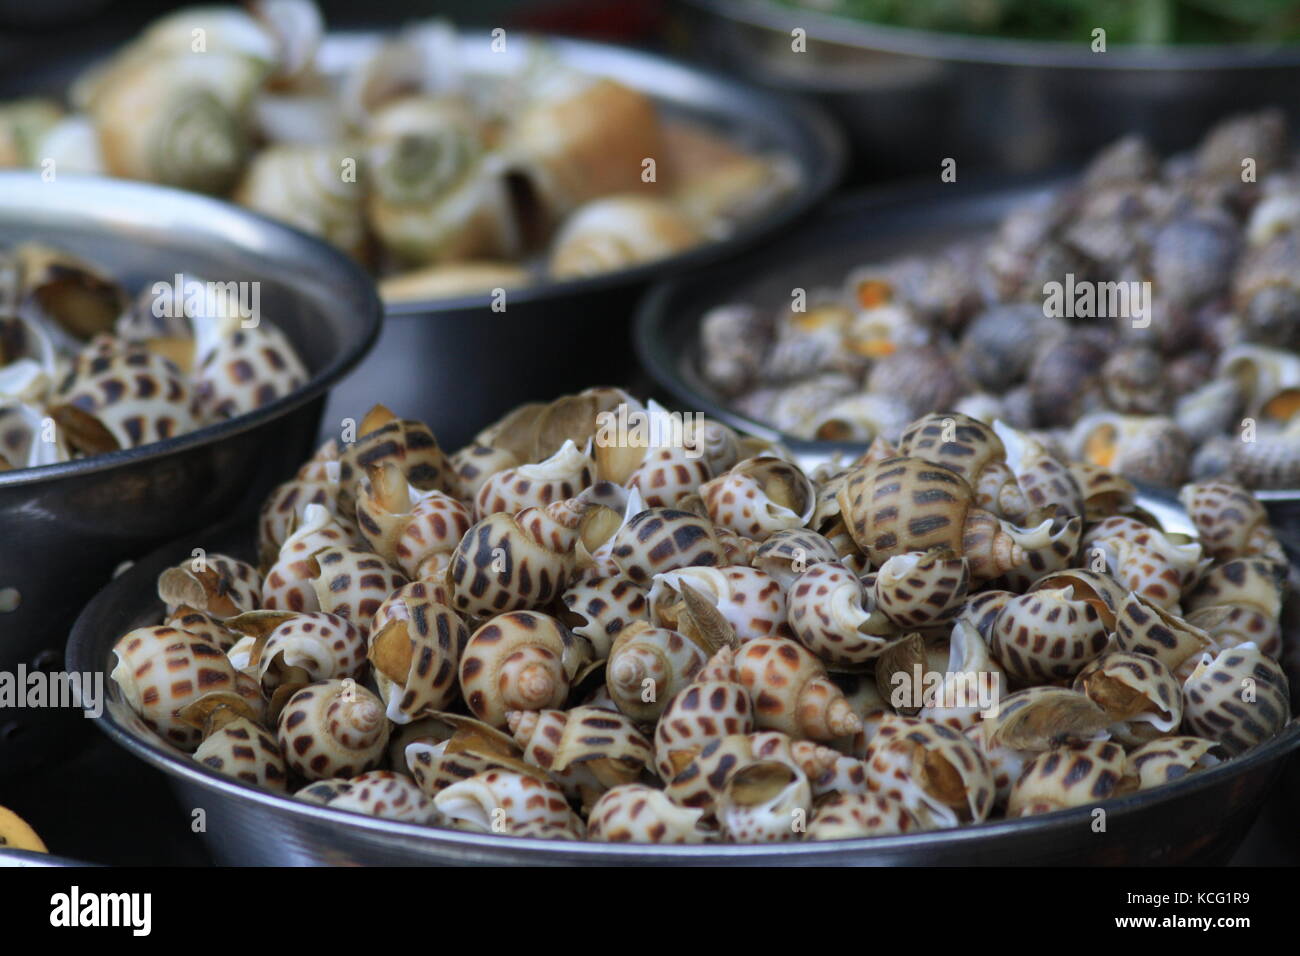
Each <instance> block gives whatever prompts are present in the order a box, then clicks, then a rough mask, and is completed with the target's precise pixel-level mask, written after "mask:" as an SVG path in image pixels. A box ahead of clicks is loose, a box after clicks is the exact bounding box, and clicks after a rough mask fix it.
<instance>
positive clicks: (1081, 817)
mask: <svg viewBox="0 0 1300 956" xmlns="http://www.w3.org/2000/svg"><path fill="white" fill-rule="evenodd" d="M241 524H242V523H241ZM241 530H246V529H242V527H241V525H240V524H235V525H230V524H228V525H225V526H224V527H221V528H218V529H213V530H211V531H210V532H207V533H205V534H201V535H198V536H187V538H193V539H194V540H198V539H199V538H203V539H204V540H208V539H210V538H216V539H217V540H216V541H214V542H212V543H216V544H219V543H220V540H221V539H222V538H223V537H225V536H229V535H232V534H236V533H239V531H241ZM190 543H191V542H190V541H189V540H187V541H184V542H179V541H174V542H171V543H170V544H168V545H165V546H163V547H161V548H159V549H157V550H156V551H154V552H153V553H152V554H151V555H150V556H149V557H147V558H145V559H144V560H143V561H141V562H139V564H138V565H137V566H135V567H133V568H131V569H130V570H128V571H127V572H126V573H125V574H123V575H122V576H121V577H119V578H117V579H116V580H114V581H112V582H110V583H109V584H108V585H107V586H106V587H105V588H104V589H103V590H101V591H100V592H99V594H97V595H96V596H95V598H94V599H93V600H92V601H91V602H90V603H89V604H88V605H86V607H85V608H84V609H83V610H82V612H81V614H80V615H79V616H78V618H77V621H76V623H75V624H74V625H73V628H72V631H71V632H70V634H69V637H68V643H67V648H66V653H65V658H66V661H67V668H68V669H69V670H70V671H73V672H76V673H102V674H104V675H105V683H106V684H107V682H108V681H109V680H111V678H108V676H107V674H108V671H109V670H110V669H111V668H109V667H108V666H107V665H108V663H109V662H108V661H95V660H92V659H90V648H91V647H92V646H93V645H94V644H95V643H96V642H95V639H94V633H95V631H96V629H97V625H96V624H95V621H96V619H97V618H98V617H100V608H101V607H108V606H109V605H111V604H113V602H114V599H115V597H116V595H117V592H118V591H121V590H128V589H130V588H131V585H132V584H134V583H135V582H136V581H137V579H141V580H142V579H143V578H144V576H145V575H146V574H148V575H153V574H155V573H156V571H155V569H154V568H153V567H152V565H153V564H155V563H160V562H165V561H167V560H169V557H170V556H171V555H172V554H173V553H175V552H178V551H180V550H182V549H183V550H184V551H185V552H188V548H189V545H190ZM114 642H116V641H114ZM110 654H111V651H110ZM93 719H94V721H95V725H96V726H97V727H98V728H99V729H100V730H102V731H103V732H104V733H105V734H106V735H108V737H109V738H110V739H112V740H113V741H114V742H115V743H116V744H118V745H119V746H121V747H123V748H124V749H126V750H127V751H129V752H131V753H132V754H134V755H135V756H136V757H138V758H140V759H142V760H144V761H145V762H147V763H149V764H150V765H152V766H153V767H155V768H157V769H158V770H161V771H162V772H163V773H164V774H166V775H167V776H168V777H169V778H171V781H170V782H171V783H173V784H176V783H184V784H189V785H194V786H198V787H202V788H205V789H207V790H214V791H217V792H219V793H220V794H222V795H223V796H225V797H228V798H231V799H232V800H234V801H236V802H237V803H238V804H240V806H241V809H247V808H252V807H258V808H261V809H270V810H278V811H281V812H285V813H290V814H301V815H303V816H306V817H308V818H310V819H311V820H313V821H315V822H317V823H321V824H329V825H331V826H332V827H336V828H339V829H340V830H343V831H351V832H353V833H355V834H356V835H358V836H362V837H365V836H384V837H401V838H403V840H405V841H407V842H408V844H409V848H410V849H413V850H416V851H419V852H427V853H430V854H436V853H438V851H439V850H440V849H448V848H458V849H464V850H487V851H493V850H500V851H502V852H503V853H507V854H513V855H514V856H516V857H518V859H519V862H530V861H533V862H544V858H545V857H546V855H547V854H548V853H554V852H561V853H563V854H564V855H566V856H579V857H583V858H585V859H586V860H587V861H589V862H596V863H599V862H601V861H602V860H604V859H605V858H608V857H623V856H628V855H635V856H636V857H637V858H638V859H645V860H649V861H652V862H661V863H673V862H686V861H691V860H694V861H697V862H699V861H709V860H714V859H717V860H736V861H740V862H745V861H751V862H752V861H757V860H760V859H767V858H771V859H775V860H786V861H789V860H799V861H816V860H817V859H818V858H820V857H824V856H835V855H837V854H840V853H853V852H855V851H857V852H862V853H871V852H873V851H884V852H887V851H890V850H908V849H919V848H923V847H934V846H940V845H943V846H951V845H953V844H970V843H978V842H979V841H980V840H981V839H983V838H989V839H996V838H999V837H1004V836H1011V835H1020V836H1021V838H1022V839H1029V838H1030V837H1031V835H1033V834H1038V835H1043V834H1046V833H1050V832H1055V831H1063V830H1068V829H1070V828H1072V827H1076V826H1087V825H1089V823H1090V822H1091V819H1092V812H1093V810H1094V809H1095V808H1094V807H1092V806H1080V807H1072V808H1069V809H1065V810H1058V811H1055V812H1053V813H1047V814H1041V815H1037V816H1032V817H1021V818H1017V819H1003V820H993V821H986V822H983V823H977V824H968V825H964V826H960V827H955V828H949V829H945V830H931V831H926V832H923V833H917V834H909V835H903V836H879V837H865V838H858V839H853V840H828V841H822V842H807V843H804V842H800V843H788V844H775V845H773V844H702V845H686V846H675V845H658V844H639V843H638V844H631V843H628V844H624V843H595V842H590V841H586V840H575V841H569V840H539V839H532V838H524V837H508V836H497V835H492V834H480V833H471V832H468V831H459V830H448V829H442V828H438V827H428V826H421V825H419V824H414V823H400V822H397V821H393V820H383V819H379V818H376V817H370V816H366V815H364V814H361V813H353V812H350V811H344V810H331V809H330V808H328V807H322V806H317V805H314V804H309V803H304V802H303V801H300V800H295V799H293V798H292V797H291V796H288V795H280V794H276V793H273V792H271V791H269V790H263V789H260V788H257V787H253V786H250V785H248V784H244V783H240V782H238V781H236V780H234V779H232V778H230V777H225V776H222V775H221V774H219V773H217V772H216V771H215V770H211V769H209V768H207V767H204V766H203V765H201V764H199V763H197V762H196V761H194V760H193V759H192V758H190V757H189V756H187V755H184V754H181V753H179V752H177V751H174V750H171V749H168V748H166V747H165V746H163V745H161V744H159V743H154V742H153V741H149V740H144V739H142V738H140V737H138V736H136V735H135V734H134V733H132V732H131V731H130V730H129V729H128V728H126V727H124V726H122V725H120V724H119V723H118V722H117V720H116V719H114V717H113V715H112V713H111V711H110V710H109V709H108V708H107V707H104V708H103V711H102V713H101V714H100V716H99V717H97V718H93ZM1296 750H1300V717H1292V719H1291V720H1290V721H1289V722H1288V724H1287V726H1286V727H1285V728H1283V730H1282V731H1281V733H1279V734H1278V735H1277V736H1275V737H1273V738H1272V739H1270V740H1268V741H1266V742H1265V743H1263V744H1261V745H1259V746H1256V747H1254V748H1252V749H1251V750H1249V751H1247V752H1246V753H1245V754H1243V755H1241V756H1239V757H1235V758H1232V759H1230V760H1226V761H1224V762H1222V763H1220V764H1218V765H1217V766H1214V767H1210V768H1208V769H1206V770H1202V771H1199V772H1197V773H1193V774H1189V775H1187V776H1185V777H1183V778H1181V779H1180V780H1177V781H1174V782H1173V783H1167V784H1164V785H1162V786H1160V787H1156V788H1153V789H1151V790H1141V791H1137V792H1135V793H1131V794H1126V795H1125V796H1122V797H1117V798H1113V799H1111V800H1107V801H1105V802H1104V803H1101V804H1099V805H1100V806H1101V807H1103V808H1104V809H1105V810H1106V813H1107V816H1108V818H1109V817H1110V816H1111V815H1113V814H1121V815H1126V814H1130V813H1136V812H1139V811H1141V810H1144V809H1146V808H1148V807H1150V806H1153V805H1159V804H1162V803H1165V802H1167V801H1172V800H1175V799H1177V798H1179V797H1182V796H1190V795H1191V794H1193V793H1196V792H1197V791H1200V790H1203V789H1206V788H1208V787H1212V786H1214V785H1215V784H1216V783H1219V782H1221V781H1226V780H1228V779H1230V778H1232V777H1235V776H1238V775H1240V774H1245V773H1247V772H1249V771H1251V770H1256V769H1263V768H1264V767H1265V766H1266V765H1268V764H1270V763H1272V762H1274V761H1278V762H1279V764H1280V761H1281V760H1282V758H1284V757H1285V756H1286V755H1287V754H1288V753H1291V752H1293V751H1296Z"/></svg>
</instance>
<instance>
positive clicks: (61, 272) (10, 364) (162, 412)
mask: <svg viewBox="0 0 1300 956" xmlns="http://www.w3.org/2000/svg"><path fill="white" fill-rule="evenodd" d="M176 278H177V276H176V275H175V274H173V275H169V276H168V277H167V281H166V283H164V284H163V285H165V287H166V291H165V292H160V291H159V288H160V287H161V286H160V285H159V284H157V283H153V284H150V283H146V284H145V286H144V287H143V288H142V289H141V290H140V292H139V294H138V295H137V296H135V297H134V298H132V296H131V295H130V294H129V293H128V292H127V290H126V288H125V287H124V286H123V285H122V284H120V283H119V282H118V281H117V280H116V279H115V278H114V277H113V276H112V275H110V274H109V273H108V272H107V271H105V270H104V269H103V268H101V267H100V266H98V265H96V264H95V263H93V262H89V261H87V260H85V259H82V258H79V257H77V256H74V255H72V254H70V253H68V252H65V251H62V250H60V249H56V248H53V247H50V246H46V245H42V244H39V243H23V244H20V245H18V246H14V247H13V248H11V249H0V471H9V470H14V469H18V468H30V467H35V466H37V465H48V464H53V463H55V462H61V461H68V460H69V459H71V458H74V457H81V456H88V455H99V454H104V453H107V452H111V451H118V450H121V449H124V448H135V447H138V446H140V445H148V444H150V443H152V442H156V441H163V440H165V439H168V438H174V437H175V436H177V435H181V434H184V433H185V432H191V431H194V430H195V429H197V428H202V427H203V426H205V425H210V424H213V423H216V422H220V421H224V420H226V419H228V418H232V417H234V416H236V415H242V414H244V413H245V412H250V411H253V410H255V409H257V408H260V407H262V406H263V405H266V404H268V403H270V402H273V401H275V400H276V399H278V398H282V397H283V396H285V395H287V394H289V393H290V392H292V391H293V390H294V389H296V388H298V387H300V386H301V385H303V384H305V383H306V381H307V379H308V373H307V370H306V368H305V367H304V366H303V363H302V361H301V359H300V358H299V357H298V354H297V352H295V351H294V348H293V345H292V344H290V342H289V340H288V338H287V337H286V336H285V335H284V333H283V332H281V331H280V330H279V329H277V328H276V327H275V326H273V325H272V324H271V323H269V322H266V321H263V320H261V318H260V316H257V315H255V314H254V313H253V312H251V311H248V312H246V311H245V308H246V306H247V305H249V303H250V302H251V299H250V300H248V301H245V300H242V299H240V298H239V297H238V294H237V293H236V294H230V295H227V294H226V293H225V292H222V294H220V295H213V296H208V295H207V294H206V291H203V294H199V293H198V291H196V290H207V289H208V288H209V287H215V286H221V287H222V288H223V289H226V288H234V287H236V286H237V284H236V283H211V284H210V283H207V282H204V281H203V280H201V279H198V278H196V277H194V276H189V277H186V276H184V275H181V277H180V279H181V281H180V283H179V284H178V283H176V282H175V279H176ZM254 319H256V321H254Z"/></svg>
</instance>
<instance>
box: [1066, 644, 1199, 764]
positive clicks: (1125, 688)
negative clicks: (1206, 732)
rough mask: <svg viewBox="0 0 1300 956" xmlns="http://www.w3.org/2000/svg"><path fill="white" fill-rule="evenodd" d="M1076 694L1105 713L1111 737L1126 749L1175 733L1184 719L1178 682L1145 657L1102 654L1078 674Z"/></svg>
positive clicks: (1163, 667) (1114, 653)
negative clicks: (1083, 696) (1108, 721)
mask: <svg viewBox="0 0 1300 956" xmlns="http://www.w3.org/2000/svg"><path fill="white" fill-rule="evenodd" d="M1074 689H1075V690H1077V691H1079V692H1080V693H1082V694H1084V695H1086V696H1087V697H1088V698H1089V699H1090V700H1091V701H1092V702H1093V703H1095V704H1096V705H1097V706H1098V707H1100V708H1101V709H1102V710H1103V711H1105V713H1106V716H1107V718H1108V719H1109V720H1110V722H1111V723H1110V728H1109V729H1110V733H1111V736H1112V737H1113V738H1114V739H1115V740H1118V741H1119V742H1120V743H1122V744H1125V745H1127V746H1137V745H1140V744H1142V743H1145V742H1147V741H1149V740H1152V739H1154V738H1156V737H1163V736H1165V735H1167V734H1172V733H1174V732H1175V731H1177V730H1178V725H1179V724H1180V723H1182V720H1183V694H1182V689H1181V688H1180V687H1179V686H1178V681H1177V680H1175V679H1174V675H1173V674H1172V673H1170V671H1169V668H1167V667H1165V665H1164V664H1161V663H1160V662H1159V661H1158V660H1156V659H1155V658H1154V657H1148V656H1147V655H1146V654H1132V653H1129V652H1128V651H1110V652H1109V653H1106V654H1103V655H1102V656H1101V657H1099V658H1097V659H1096V660H1095V661H1093V662H1092V663H1091V664H1089V665H1088V666H1087V667H1085V668H1084V669H1083V670H1081V671H1079V673H1078V675H1077V676H1076V677H1075V678H1074Z"/></svg>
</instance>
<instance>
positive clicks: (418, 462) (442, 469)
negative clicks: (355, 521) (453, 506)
mask: <svg viewBox="0 0 1300 956" xmlns="http://www.w3.org/2000/svg"><path fill="white" fill-rule="evenodd" d="M385 462H392V463H393V464H395V465H397V466H398V468H399V469H400V470H401V472H402V474H403V475H405V476H406V480H407V481H408V482H409V483H410V484H411V485H412V486H414V487H415V488H418V489H419V490H420V491H432V490H435V489H436V490H438V491H445V492H448V493H454V492H455V490H456V488H455V476H454V475H453V474H452V472H451V465H450V463H449V462H448V461H447V456H446V455H445V454H443V451H442V449H441V448H440V447H438V440H437V439H436V438H434V437H433V432H431V431H430V430H429V426H427V425H425V424H424V423H423V422H416V421H411V420H409V419H401V418H398V419H392V420H390V421H386V422H385V423H384V424H382V425H380V426H378V427H376V428H372V429H370V430H369V431H367V432H366V433H365V434H363V435H360V436H358V437H357V440H356V441H355V442H352V443H351V444H349V445H347V446H346V447H345V448H344V450H343V454H341V455H340V456H339V494H338V508H339V513H340V514H341V515H343V516H344V517H345V518H347V519H349V520H350V519H351V518H353V517H354V516H355V514H356V503H357V495H358V494H359V492H360V485H361V480H362V479H363V478H364V477H365V476H366V474H367V472H368V469H371V468H375V467H380V466H382V465H383V464H384V463H385Z"/></svg>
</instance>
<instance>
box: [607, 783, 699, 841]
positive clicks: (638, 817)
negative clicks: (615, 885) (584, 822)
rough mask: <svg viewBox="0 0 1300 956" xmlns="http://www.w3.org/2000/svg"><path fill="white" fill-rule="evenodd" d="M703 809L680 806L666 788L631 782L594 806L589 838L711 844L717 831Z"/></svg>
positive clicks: (615, 788)
mask: <svg viewBox="0 0 1300 956" xmlns="http://www.w3.org/2000/svg"><path fill="white" fill-rule="evenodd" d="M702 816H703V812H702V811H700V810H697V809H693V808H691V807H683V806H679V805H678V804H676V803H673V802H672V801H671V800H669V799H668V797H667V796H665V795H664V792H663V791H662V790H656V789H655V788H654V787H648V786H646V785H645V784H640V783H629V784H624V785H622V786H618V787H614V788H612V789H610V790H609V791H608V792H607V793H606V794H605V795H604V796H602V797H601V798H600V799H599V800H598V801H596V805H595V806H593V807H592V808H591V814H590V816H589V817H588V829H587V839H589V840H593V841H596V842H599V843H676V844H682V843H711V842H713V841H714V840H716V839H717V834H716V833H715V832H714V831H712V830H709V829H707V828H706V827H705V826H703V825H702V823H701V818H702Z"/></svg>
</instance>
